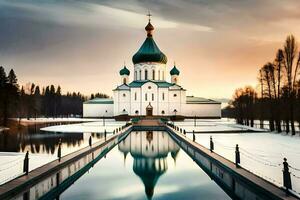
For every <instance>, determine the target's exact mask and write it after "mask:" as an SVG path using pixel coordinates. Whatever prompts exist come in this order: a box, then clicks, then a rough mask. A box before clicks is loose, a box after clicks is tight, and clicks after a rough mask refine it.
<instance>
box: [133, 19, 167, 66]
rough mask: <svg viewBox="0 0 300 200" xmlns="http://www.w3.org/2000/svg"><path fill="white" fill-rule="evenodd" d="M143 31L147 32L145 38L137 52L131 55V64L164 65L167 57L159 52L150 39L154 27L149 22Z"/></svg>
mask: <svg viewBox="0 0 300 200" xmlns="http://www.w3.org/2000/svg"><path fill="white" fill-rule="evenodd" d="M145 29H146V31H147V38H146V40H145V41H144V43H143V44H142V46H141V47H140V49H139V50H138V52H136V53H135V54H134V55H133V57H132V62H133V63H134V64H137V63H142V62H158V63H164V64H166V63H167V61H168V59H167V56H166V55H165V54H164V53H163V52H161V51H160V49H159V48H158V46H157V45H156V43H155V41H154V39H153V37H152V31H153V30H154V27H153V26H152V24H151V23H150V22H149V23H148V25H147V26H146V28H145Z"/></svg>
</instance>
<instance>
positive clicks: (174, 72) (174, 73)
mask: <svg viewBox="0 0 300 200" xmlns="http://www.w3.org/2000/svg"><path fill="white" fill-rule="evenodd" d="M179 73H180V72H179V70H178V69H177V68H176V66H174V67H173V69H171V71H170V74H171V75H179Z"/></svg>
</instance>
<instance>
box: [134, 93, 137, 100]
mask: <svg viewBox="0 0 300 200" xmlns="http://www.w3.org/2000/svg"><path fill="white" fill-rule="evenodd" d="M136 99H137V95H136V92H135V93H134V100H135V101H136Z"/></svg>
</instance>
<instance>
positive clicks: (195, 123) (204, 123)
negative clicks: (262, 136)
mask: <svg viewBox="0 0 300 200" xmlns="http://www.w3.org/2000/svg"><path fill="white" fill-rule="evenodd" d="M174 124H175V125H176V126H179V127H180V128H183V129H185V130H186V131H187V132H193V131H195V132H214V131H226V132H230V131H233V132H237V131H245V130H250V131H265V130H263V129H258V128H252V127H248V126H243V125H238V124H236V123H235V121H234V120H229V119H196V120H194V119H188V120H184V121H182V122H175V123H174Z"/></svg>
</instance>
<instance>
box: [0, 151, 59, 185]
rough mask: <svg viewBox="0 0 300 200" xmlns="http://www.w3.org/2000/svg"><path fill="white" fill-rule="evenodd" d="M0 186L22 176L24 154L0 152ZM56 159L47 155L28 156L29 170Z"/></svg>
mask: <svg viewBox="0 0 300 200" xmlns="http://www.w3.org/2000/svg"><path fill="white" fill-rule="evenodd" d="M0 158H1V159H0V185H1V184H3V183H5V182H7V181H10V180H12V179H14V178H16V177H18V176H20V175H22V174H23V162H24V158H25V153H11V152H0ZM55 159H56V157H55V156H53V155H47V154H31V155H29V170H30V171H31V170H33V169H36V168H38V167H40V166H42V165H45V164H47V163H49V162H51V161H53V160H55Z"/></svg>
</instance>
